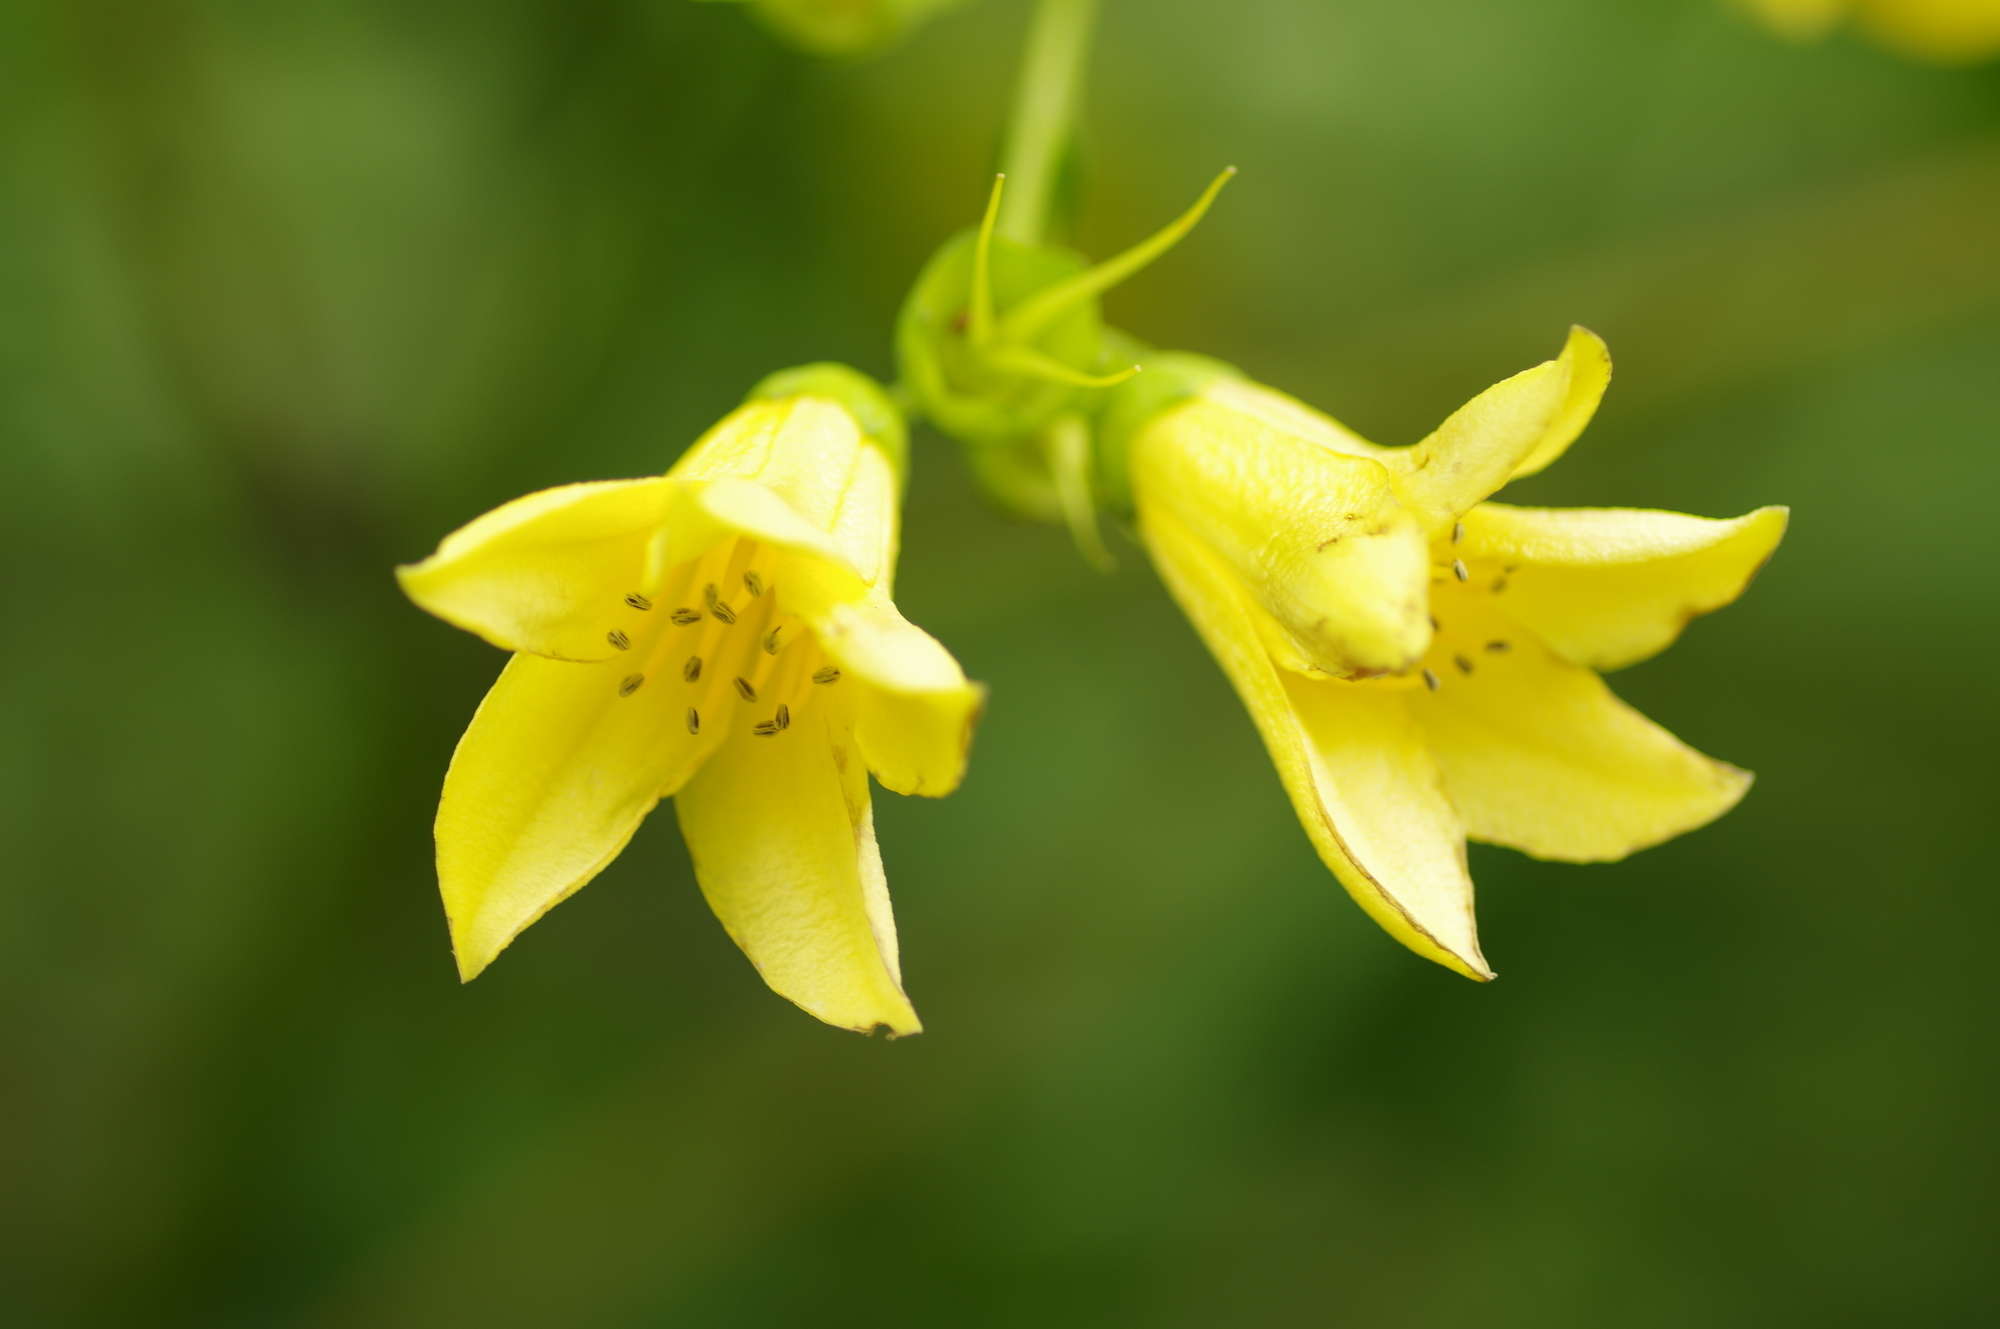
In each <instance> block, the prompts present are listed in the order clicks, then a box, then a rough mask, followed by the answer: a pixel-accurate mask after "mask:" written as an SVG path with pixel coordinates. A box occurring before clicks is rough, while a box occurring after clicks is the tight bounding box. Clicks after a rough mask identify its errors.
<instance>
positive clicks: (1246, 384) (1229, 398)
mask: <svg viewBox="0 0 2000 1329" xmlns="http://www.w3.org/2000/svg"><path fill="white" fill-rule="evenodd" d="M1201 395H1202V397H1203V398H1204V399H1205V400H1207V401H1209V402H1210V403H1212V404H1214V405H1216V406H1219V407H1222V408H1224V409H1226V410H1230V411H1234V412H1236V413H1237V414H1239V415H1247V416H1250V417H1251V418H1252V419H1255V420H1258V421H1261V422H1262V423H1264V424H1266V425H1269V426H1270V427H1271V428H1273V429H1276V430H1280V431H1282V432H1284V433H1287V434H1296V435H1298V436H1299V437H1300V438H1307V439H1311V440H1312V441H1313V442H1315V443H1317V444H1319V445H1320V446H1321V447H1323V448H1327V449H1330V450H1331V451H1334V452H1342V453H1346V454H1347V455H1348V456H1350V457H1366V458H1368V459H1369V460H1370V461H1379V462H1381V463H1383V464H1384V465H1388V464H1389V463H1390V462H1391V461H1392V460H1393V459H1394V458H1395V457H1396V456H1397V454H1398V452H1399V451H1400V449H1397V448H1385V447H1381V446H1379V445H1377V444H1374V443H1370V442H1369V441H1368V440H1367V439H1365V438H1363V437H1361V435H1359V434H1357V433H1355V432H1354V431H1353V430H1352V429H1349V428H1348V427H1347V426H1346V425H1344V424H1342V423H1340V421H1338V420H1336V419H1334V418H1333V417H1332V416H1330V415H1327V414H1326V413H1325V412H1323V411H1320V410H1318V409H1316V408H1314V407H1311V406H1308V405H1306V404H1305V403H1304V402H1302V401H1300V400H1299V399H1298V398H1296V397H1293V396H1289V395H1287V394H1285V393H1282V392H1279V391H1278V390H1277V389H1276V388H1270V387H1266V386H1264V385H1263V384H1262V383H1255V382H1252V381H1251V380H1249V379H1245V378H1235V377H1233V376H1230V375H1218V376H1217V377H1216V378H1215V379H1214V380H1213V381H1211V382H1208V383H1205V384H1204V385H1203V386H1202V390H1201Z"/></svg>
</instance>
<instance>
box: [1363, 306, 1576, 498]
mask: <svg viewBox="0 0 2000 1329" xmlns="http://www.w3.org/2000/svg"><path fill="white" fill-rule="evenodd" d="M1610 381H1611V353H1610V351H1608V350H1607V349H1606V348H1605V345H1604V343H1603V342H1602V341H1600V340H1599V339H1598V337H1597V335H1596V334H1595V333H1592V332H1589V331H1586V330H1585V329H1583V328H1572V329H1571V330H1570V335H1569V341H1568V342H1567V344H1565V345H1564V346H1563V350H1562V354H1561V355H1560V356H1558V357H1556V358H1555V359H1553V360H1547V361H1544V362H1543V363H1541V364H1539V365H1536V366H1535V367H1534V368H1533V369H1527V370H1523V371H1522V372H1520V373H1518V374H1516V375H1514V377H1512V378H1510V379H1505V380H1503V381H1502V382H1499V383H1496V384H1495V385H1494V386H1492V387H1490V388H1488V389H1487V390H1486V391H1484V392H1482V393H1480V394H1479V395H1478V396H1477V397H1474V398H1473V399H1472V400H1471V401H1469V402H1467V403H1466V404H1465V405H1463V406H1461V407H1459V408H1458V410H1457V411H1455V412H1454V413H1453V414H1452V416H1451V418H1450V419H1448V420H1446V421H1445V422H1444V423H1443V424H1441V425H1439V426H1438V428H1437V432H1436V433H1434V434H1432V435H1431V436H1430V437H1429V438H1427V439H1425V440H1424V441H1423V442H1421V443H1419V444H1417V445H1416V446H1415V447H1413V448H1410V449H1408V450H1407V451H1405V452H1404V453H1402V454H1401V455H1400V456H1399V457H1398V461H1399V462H1400V463H1401V478H1402V480H1403V484H1404V487H1405V489H1407V490H1408V492H1409V495H1410V501H1411V503H1412V505H1413V506H1415V508H1416V509H1417V516H1418V519H1419V520H1420V521H1422V522H1423V524H1424V529H1425V530H1426V531H1427V532H1430V533H1432V534H1435V533H1437V532H1439V531H1441V530H1444V529H1445V528H1447V527H1449V526H1450V525H1451V523H1452V522H1453V521H1454V520H1456V519H1457V518H1458V516H1459V514H1461V513H1463V512H1465V511H1466V510H1468V509H1469V508H1471V507H1472V505H1473V504H1475V503H1477V502H1479V501H1480V500H1481V499H1483V498H1485V497H1486V496H1487V495H1489V494H1491V493H1493V491H1495V490H1496V489H1498V488H1500V486H1502V485H1504V484H1506V483H1507V481H1508V480H1510V479H1511V478H1513V477H1514V476H1516V475H1527V474H1529V473H1531V472H1534V471H1537V470H1540V469H1541V468H1542V467H1544V466H1546V465H1548V464H1549V463H1550V462H1552V461H1554V460H1555V459H1556V458H1557V457H1559V456H1561V455H1562V454H1563V452H1564V451H1565V450H1566V449H1567V448H1568V447H1569V445H1570V443H1571V442H1573V441H1574V440H1575V439H1576V436H1577V435H1578V434H1580V433H1582V432H1583V427H1584V426H1585V425H1587V424H1588V423H1590V417H1591V416H1592V415H1593V414H1595V413H1596V411H1597V403H1598V401H1599V400H1600V399H1601V398H1602V397H1603V396H1604V389H1605V386H1606V385H1607V384H1608V383H1609V382H1610Z"/></svg>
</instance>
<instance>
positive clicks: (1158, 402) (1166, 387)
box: [1094, 351, 1243, 514]
mask: <svg viewBox="0 0 2000 1329" xmlns="http://www.w3.org/2000/svg"><path fill="white" fill-rule="evenodd" d="M1242 377H1243V373H1242V371H1240V370H1238V369H1237V368H1236V367H1235V366H1234V365H1230V364H1225V363H1224V362H1222V361H1221V360H1214V359H1211V358H1209V357H1208V356H1205V355H1196V354H1194V353H1193V352H1191V351H1161V352H1155V353H1153V354H1151V355H1148V356H1147V357H1146V372H1145V373H1143V374H1140V375H1138V376H1137V377H1135V378H1132V379H1129V380H1127V381H1126V382H1124V383H1121V384H1119V385H1118V386H1117V387H1115V388H1112V389H1110V390H1109V391H1108V392H1107V393H1106V394H1105V400H1104V404H1103V409H1102V410H1101V411H1100V412H1099V413H1098V416H1097V447H1096V453H1097V479H1096V484H1095V486H1094V488H1095V490H1096V493H1097V501H1098V503H1099V504H1100V505H1101V506H1103V507H1105V508H1107V509H1109V510H1110V511H1112V512H1116V513H1120V514H1129V513H1130V512H1131V511H1132V469H1131V454H1132V440H1133V438H1134V437H1136V436H1137V435H1138V433H1139V431H1140V430H1141V429H1143V428H1145V427H1146V425H1147V424H1148V423H1150V422H1151V421H1152V420H1153V419H1154V417H1156V416H1158V415H1160V414H1161V413H1162V412H1164V411H1169V410H1172V409H1173V408H1174V407H1176V406H1178V405H1180V404H1181V403H1182V402H1184V401H1186V400H1188V399H1189V398H1190V397H1194V396H1197V395H1199V394H1200V392H1201V391H1202V389H1204V388H1206V387H1207V386H1208V385H1209V384H1210V383H1213V382H1215V381H1216V380H1217V379H1224V378H1242Z"/></svg>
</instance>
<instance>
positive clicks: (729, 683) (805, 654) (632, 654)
mask: <svg viewBox="0 0 2000 1329" xmlns="http://www.w3.org/2000/svg"><path fill="white" fill-rule="evenodd" d="M778 569H779V562H778V557H777V554H776V553H775V552H774V551H773V550H770V549H767V548H765V547H764V546H762V545H760V544H758V543H757V542H756V541H754V540H744V539H734V540H725V541H723V542H721V543H719V544H717V545H715V546H714V547H713V548H711V549H710V550H709V551H708V552H707V553H706V554H704V555H702V556H701V557H700V558H698V559H695V560H693V561H691V562H688V563H683V564H681V565H680V566H678V567H675V568H670V569H669V570H668V571H667V574H666V575H665V576H664V577H663V578H661V581H660V587H659V590H658V592H657V594H654V595H647V594H645V593H643V592H639V591H634V592H632V593H631V594H629V595H627V596H626V597H625V599H624V601H623V602H622V604H621V605H619V606H618V608H617V610H616V614H615V619H614V625H613V626H612V627H611V628H610V629H609V630H608V631H607V632H606V633H605V640H606V641H607V642H609V643H610V644H611V646H612V648H613V649H615V650H617V651H619V652H621V656H620V658H619V659H618V660H616V661H614V662H613V664H614V667H615V668H617V669H618V671H619V672H618V674H617V678H616V682H615V683H614V685H613V686H615V687H616V688H617V690H618V695H619V696H621V697H630V696H633V695H634V694H636V693H638V692H639V691H640V690H641V689H645V690H646V691H648V692H649V693H650V692H653V691H654V690H656V689H660V688H671V689H675V690H677V692H678V698H679V700H680V702H681V704H683V705H684V706H685V707H686V709H687V728H688V732H689V733H690V734H704V733H707V734H728V733H736V732H738V731H739V730H740V731H742V732H745V733H748V734H751V735H753V736H755V737H758V738H775V737H776V736H778V735H779V734H782V733H784V732H785V731H786V730H788V729H790V728H791V727H792V725H793V723H794V722H795V721H797V720H798V719H799V718H800V717H801V716H802V715H804V714H805V712H806V711H807V710H808V709H809V707H810V706H811V705H812V702H813V699H814V697H815V695H816V694H817V693H818V692H819V691H820V689H821V688H824V687H826V686H828V685H831V684H834V683H837V682H839V681H840V670H839V669H838V668H836V667H834V666H833V665H832V664H830V663H829V662H828V661H827V659H826V656H825V654H824V653H823V652H822V651H821V650H820V646H819V642H818V640H817V639H816V638H814V636H813V634H812V632H811V631H810V630H809V629H808V628H807V627H806V625H805V623H804V621H803V620H802V619H800V618H799V617H798V616H797V615H796V614H788V613H786V612H785V610H784V605H783V600H782V597H781V594H780V591H781V588H780V587H779V585H778V584H777V581H776V574H777V572H778Z"/></svg>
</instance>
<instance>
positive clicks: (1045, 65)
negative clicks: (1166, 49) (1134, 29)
mask: <svg viewBox="0 0 2000 1329" xmlns="http://www.w3.org/2000/svg"><path fill="white" fill-rule="evenodd" d="M1096 22H1097V0H1037V3H1036V6H1035V17H1034V20H1033V22H1032V23H1031V24H1030V26H1029V28H1028V43H1027V48H1026V50H1025V51H1024V52H1023V53H1022V57H1021V82H1020V86H1019V87H1018V88H1016V89H1015V92H1014V113H1013V117H1012V119H1011V120H1010V121H1009V123H1008V126H1007V146H1006V149H1005V150H1004V151H1003V152H1002V153H1001V158H1000V160H1001V169H1002V170H1003V171H1004V172H1005V173H1006V176H1007V193H1006V197H1005V198H1003V199H1002V200H1001V203H1000V218H999V223H998V231H999V233H1000V234H1001V235H1002V236H1005V237H1006V238H1007V239H1009V240H1013V241H1017V242H1018V243H1020V244H1025V245H1034V244H1040V243H1041V242H1042V239H1043V234H1044V232H1045V231H1047V229H1048V222H1049V209H1050V207H1051V206H1052V205H1053V200H1054V195H1055V188H1056V177H1057V174H1058V172H1059V171H1060V169H1061V167H1062V161H1063V155H1064V154H1065V153H1066V152H1067V151H1068V150H1069V145H1070V139H1071V137H1072V133H1073V126H1074V125H1075V123H1076V114H1077V103H1078V102H1079V101H1081V100H1082V93H1083V66H1084V61H1085V59H1086V58H1087V57H1088V55H1089V53H1090V32H1091V28H1092V27H1094V26H1095V25H1096Z"/></svg>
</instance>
